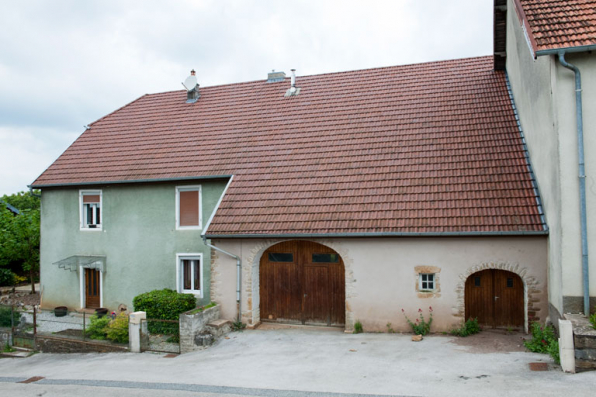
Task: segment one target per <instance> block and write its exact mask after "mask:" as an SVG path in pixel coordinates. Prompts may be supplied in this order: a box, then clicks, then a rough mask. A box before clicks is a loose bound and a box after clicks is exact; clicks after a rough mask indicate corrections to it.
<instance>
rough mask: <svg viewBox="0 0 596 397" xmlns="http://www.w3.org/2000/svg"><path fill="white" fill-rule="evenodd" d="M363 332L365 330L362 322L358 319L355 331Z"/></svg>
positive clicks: (357, 332)
mask: <svg viewBox="0 0 596 397" xmlns="http://www.w3.org/2000/svg"><path fill="white" fill-rule="evenodd" d="M362 332H364V330H363V329H362V323H361V322H360V320H357V321H356V322H355V323H354V333H355V334H361V333H362Z"/></svg>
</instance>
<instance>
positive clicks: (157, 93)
mask: <svg viewBox="0 0 596 397" xmlns="http://www.w3.org/2000/svg"><path fill="white" fill-rule="evenodd" d="M492 57H493V55H492V54H491V55H480V56H474V57H465V58H453V59H443V60H439V61H427V62H415V63H406V64H401V65H390V66H376V67H371V68H363V69H350V70H342V71H338V72H323V73H313V74H305V75H300V76H297V77H298V78H300V79H303V78H309V77H323V76H332V75H338V74H348V73H357V72H369V71H374V70H383V69H395V68H405V67H410V66H417V65H425V66H426V65H434V64H442V63H449V62H460V61H461V62H464V61H472V60H478V61H480V60H483V59H488V58H492ZM286 80H287V81H289V80H290V77H286V78H284V80H281V81H276V83H281V82H284V81H286ZM266 81H267V79H257V80H247V81H238V82H235V83H225V84H215V85H206V86H202V87H201V88H219V87H228V86H234V85H243V84H255V83H261V82H266ZM273 84H274V83H273ZM180 92H184V90H183V89H179V90H168V91H160V92H154V93H149V94H145V95H143V96H157V95H162V94H171V93H180ZM141 98H142V97H141ZM139 99H140V98H139ZM125 106H127V105H125ZM117 110H119V109H117ZM112 113H113V112H112ZM97 121H99V120H97Z"/></svg>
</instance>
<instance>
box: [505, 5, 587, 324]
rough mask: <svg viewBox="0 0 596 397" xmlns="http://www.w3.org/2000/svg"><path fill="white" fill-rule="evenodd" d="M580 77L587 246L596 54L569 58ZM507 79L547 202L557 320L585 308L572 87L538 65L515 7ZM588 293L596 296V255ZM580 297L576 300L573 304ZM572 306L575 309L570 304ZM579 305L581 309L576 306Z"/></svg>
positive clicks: (545, 60) (545, 63)
mask: <svg viewBox="0 0 596 397" xmlns="http://www.w3.org/2000/svg"><path fill="white" fill-rule="evenodd" d="M566 59H567V61H568V62H570V63H573V64H575V65H576V66H578V67H579V68H580V70H581V72H582V80H583V81H582V83H583V84H582V85H583V92H582V95H583V103H584V107H583V111H584V144H585V156H586V175H587V178H586V186H587V214H588V238H589V240H588V241H589V246H591V247H594V246H596V226H595V225H596V223H595V221H596V185H595V182H596V181H595V180H594V176H595V175H596V161H594V157H593V156H594V155H596V112H595V110H596V109H595V104H596V54H588V53H585V54H568V55H567V56H566ZM507 74H508V77H509V80H510V83H511V88H512V91H513V95H514V98H515V103H516V106H517V109H518V114H519V117H520V121H521V125H522V129H523V131H524V135H525V137H526V141H527V145H528V148H529V152H530V159H531V162H532V165H533V169H534V173H535V175H536V178H537V181H538V186H539V189H540V194H541V197H542V201H543V206H544V212H545V215H546V221H547V223H548V226H549V229H550V233H549V243H548V252H549V299H550V302H551V304H552V305H553V306H554V308H556V310H557V311H558V314H561V313H563V312H566V311H577V310H578V309H579V310H581V307H582V305H581V301H580V299H579V298H580V297H581V296H582V295H583V288H582V273H581V235H580V226H579V180H578V152H577V138H576V136H577V135H576V134H577V132H576V131H577V130H576V121H575V85H574V74H573V72H572V71H570V70H568V69H565V68H563V67H562V66H561V65H560V63H559V61H558V60H557V57H555V56H553V55H550V56H540V57H538V58H537V59H533V58H532V55H531V52H530V49H529V47H528V44H527V41H526V39H525V37H524V34H523V31H522V29H521V26H520V23H519V20H518V16H517V14H516V11H515V7H514V5H513V2H512V1H511V0H510V1H509V4H508V16H507ZM594 255H595V254H593V255H592V257H591V258H590V274H591V275H590V290H591V294H590V295H591V296H593V297H594V296H596V256H594ZM574 297H577V298H578V299H571V300H569V299H568V298H574ZM572 303H574V304H572ZM578 303H579V305H578Z"/></svg>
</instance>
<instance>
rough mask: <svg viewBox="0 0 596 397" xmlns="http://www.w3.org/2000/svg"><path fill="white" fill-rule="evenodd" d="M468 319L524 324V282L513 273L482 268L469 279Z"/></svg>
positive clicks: (496, 324)
mask: <svg viewBox="0 0 596 397" xmlns="http://www.w3.org/2000/svg"><path fill="white" fill-rule="evenodd" d="M465 301H466V319H469V318H471V317H472V318H478V322H479V323H480V324H481V325H484V326H488V327H493V328H494V327H523V326H524V285H523V282H522V280H521V278H520V277H519V276H518V275H517V274H515V273H512V272H508V271H505V270H497V269H488V270H482V271H480V272H477V273H474V274H472V275H471V276H470V277H468V279H467V280H466V290H465Z"/></svg>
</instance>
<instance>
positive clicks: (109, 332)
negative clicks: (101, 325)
mask: <svg viewBox="0 0 596 397" xmlns="http://www.w3.org/2000/svg"><path fill="white" fill-rule="evenodd" d="M106 336H107V338H108V339H109V340H111V341H113V342H118V343H128V316H127V315H126V313H120V314H118V315H117V316H116V318H114V319H113V320H112V321H110V322H109V323H108V327H107V328H106Z"/></svg>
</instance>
